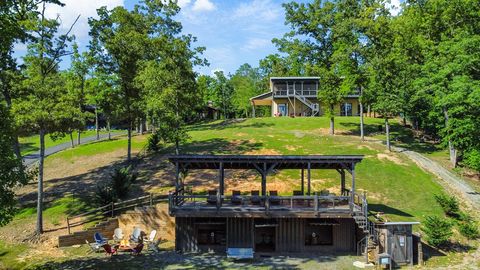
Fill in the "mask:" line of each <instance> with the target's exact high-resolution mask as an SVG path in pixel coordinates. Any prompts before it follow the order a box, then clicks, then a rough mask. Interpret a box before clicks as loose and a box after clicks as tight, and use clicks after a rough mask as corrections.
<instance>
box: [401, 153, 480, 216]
mask: <svg viewBox="0 0 480 270" xmlns="http://www.w3.org/2000/svg"><path fill="white" fill-rule="evenodd" d="M392 149H393V150H394V151H397V152H400V153H403V154H405V155H406V156H407V157H408V158H410V159H411V160H412V161H413V162H415V163H417V165H418V166H420V167H421V168H423V169H424V170H426V171H428V172H430V173H432V174H434V175H436V176H437V177H438V178H440V179H441V180H442V181H441V182H440V184H441V185H443V186H447V187H448V188H449V189H453V190H454V191H456V193H458V194H459V195H460V196H461V197H462V198H464V199H465V200H466V202H467V204H469V205H470V206H472V207H473V208H476V209H478V208H479V207H480V193H478V192H476V191H475V189H474V188H473V187H472V186H470V185H469V184H468V183H467V182H465V180H463V179H462V178H460V177H458V176H456V175H455V174H453V173H451V172H450V171H449V170H447V169H445V168H444V167H443V166H442V165H440V164H438V163H437V162H435V161H433V160H431V159H429V158H427V157H425V156H423V155H422V154H419V153H417V152H414V151H410V150H407V149H404V148H401V147H392Z"/></svg>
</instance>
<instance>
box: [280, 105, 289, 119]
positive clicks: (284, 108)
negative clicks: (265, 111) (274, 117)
mask: <svg viewBox="0 0 480 270" xmlns="http://www.w3.org/2000/svg"><path fill="white" fill-rule="evenodd" d="M287 115H288V108H287V104H278V116H287Z"/></svg>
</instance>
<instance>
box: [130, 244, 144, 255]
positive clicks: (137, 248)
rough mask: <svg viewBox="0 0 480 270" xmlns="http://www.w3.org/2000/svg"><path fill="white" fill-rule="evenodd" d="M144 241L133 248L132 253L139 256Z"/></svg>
mask: <svg viewBox="0 0 480 270" xmlns="http://www.w3.org/2000/svg"><path fill="white" fill-rule="evenodd" d="M142 250H143V243H140V244H138V245H137V246H136V247H134V248H132V255H135V256H138V255H140V253H142Z"/></svg>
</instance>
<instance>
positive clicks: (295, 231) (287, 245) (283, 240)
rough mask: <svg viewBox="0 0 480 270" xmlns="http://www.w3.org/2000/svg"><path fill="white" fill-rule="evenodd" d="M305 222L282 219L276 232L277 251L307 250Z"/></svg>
mask: <svg viewBox="0 0 480 270" xmlns="http://www.w3.org/2000/svg"><path fill="white" fill-rule="evenodd" d="M304 221H305V220H304V219H299V218H280V219H278V227H277V232H276V234H277V235H276V245H277V246H276V251H279V252H301V251H303V250H304V248H305V222H304Z"/></svg>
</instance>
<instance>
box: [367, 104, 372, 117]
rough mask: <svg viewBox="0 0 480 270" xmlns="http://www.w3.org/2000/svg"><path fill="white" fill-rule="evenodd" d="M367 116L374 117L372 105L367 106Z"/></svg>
mask: <svg viewBox="0 0 480 270" xmlns="http://www.w3.org/2000/svg"><path fill="white" fill-rule="evenodd" d="M367 114H368V117H372V110H371V108H370V105H368V106H367Z"/></svg>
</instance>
